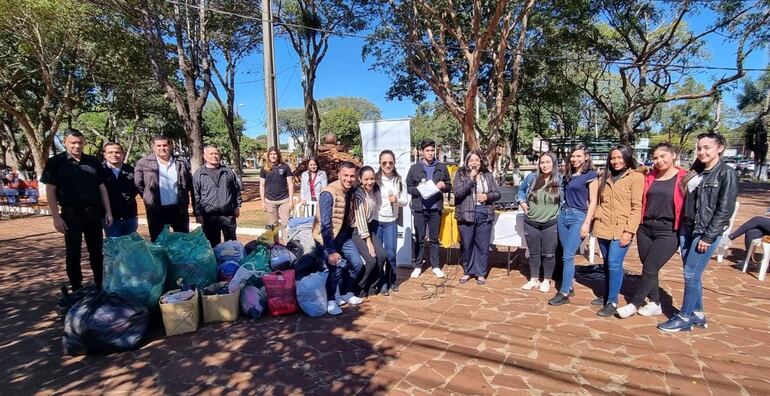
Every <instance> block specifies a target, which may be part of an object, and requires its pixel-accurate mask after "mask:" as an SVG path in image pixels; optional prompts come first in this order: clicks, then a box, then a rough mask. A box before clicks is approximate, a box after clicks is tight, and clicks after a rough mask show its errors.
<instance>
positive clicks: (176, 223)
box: [147, 205, 190, 242]
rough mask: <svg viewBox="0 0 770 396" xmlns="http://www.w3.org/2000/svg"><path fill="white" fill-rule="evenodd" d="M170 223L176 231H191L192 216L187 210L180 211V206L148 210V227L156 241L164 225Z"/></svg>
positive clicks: (151, 236)
mask: <svg viewBox="0 0 770 396" xmlns="http://www.w3.org/2000/svg"><path fill="white" fill-rule="evenodd" d="M166 224H168V225H170V226H171V228H172V229H173V230H174V232H190V218H189V217H188V216H187V213H186V212H180V211H179V206H177V205H169V206H161V208H160V210H158V211H153V212H152V213H150V212H147V228H149V229H150V239H152V241H153V242H155V239H156V238H158V235H160V232H161V231H163V226H165V225H166Z"/></svg>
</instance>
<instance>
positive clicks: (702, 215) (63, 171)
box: [41, 130, 764, 331]
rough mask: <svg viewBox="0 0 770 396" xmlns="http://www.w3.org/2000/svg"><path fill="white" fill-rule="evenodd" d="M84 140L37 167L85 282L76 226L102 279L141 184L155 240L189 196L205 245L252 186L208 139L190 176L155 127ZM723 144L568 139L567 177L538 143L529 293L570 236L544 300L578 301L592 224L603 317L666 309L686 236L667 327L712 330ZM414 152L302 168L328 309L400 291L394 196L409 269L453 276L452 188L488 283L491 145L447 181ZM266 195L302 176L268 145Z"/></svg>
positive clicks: (179, 220)
mask: <svg viewBox="0 0 770 396" xmlns="http://www.w3.org/2000/svg"><path fill="white" fill-rule="evenodd" d="M83 145H84V140H83V135H82V134H80V132H78V131H75V130H70V131H68V132H67V133H66V135H65V138H64V146H65V148H66V151H65V152H63V153H61V154H59V155H57V156H54V157H52V158H51V159H50V160H49V161H48V163H47V164H46V167H45V171H44V172H43V175H42V178H41V181H42V182H43V183H45V184H46V190H47V193H48V197H49V201H48V202H49V205H50V207H51V213H52V214H53V222H54V226H55V228H56V229H57V230H58V231H60V232H62V233H64V234H65V242H66V251H67V259H66V262H67V274H68V276H69V280H70V283H71V285H72V287H73V289H78V288H80V287H81V283H82V274H81V272H80V243H81V238H82V237H83V236H84V237H85V240H86V245H87V247H88V252H89V256H90V262H91V267H92V270H93V272H94V278H95V280H96V283H97V285H100V284H101V274H102V268H101V266H102V253H101V249H102V229H103V228H104V230H105V233H106V235H107V236H120V235H126V234H128V233H131V232H135V231H136V229H137V208H136V195H137V194H139V195H141V197H142V199H143V200H144V203H145V208H146V212H147V223H148V227H149V230H150V237H151V239H152V240H155V238H157V236H158V235H159V234H160V232H161V231H162V229H163V227H164V226H166V225H169V226H170V227H171V228H173V229H174V231H181V232H187V231H189V217H188V206H189V204H190V202H192V206H193V210H194V214H195V217H196V219H197V221H198V222H199V223H200V224H201V225H202V227H203V230H204V232H205V234H206V236H207V238H208V239H209V241H210V242H211V244H212V246H214V245H216V244H218V243H219V242H220V241H221V236H224V239H225V240H231V239H235V229H236V219H237V217H238V216H239V215H240V206H241V190H242V189H243V188H242V185H241V182H240V179H239V178H238V177H237V176H236V175H235V173H234V172H233V171H232V170H231V169H230V168H228V167H227V166H225V165H224V164H222V163H221V156H220V153H219V151H218V150H217V148H216V147H213V146H206V147H205V148H204V160H205V165H204V166H201V167H200V168H199V169H198V170H197V171H196V172H195V173H194V174H191V171H190V165H189V163H188V162H187V161H186V160H183V159H180V158H175V157H174V156H173V155H172V147H171V141H170V140H169V139H168V138H165V137H156V138H153V140H152V150H153V152H152V153H150V154H149V155H147V156H145V157H144V158H142V159H141V160H139V162H138V163H137V164H136V167H135V168H133V167H131V166H130V165H128V164H126V163H125V162H124V151H123V147H122V146H121V145H120V144H117V143H108V144H106V145H105V146H104V148H103V155H104V162H103V163H100V162H99V161H98V160H97V159H96V158H95V157H92V156H89V155H86V154H84V153H83ZM724 148H725V141H724V138H723V137H722V136H721V135H719V134H716V133H708V134H703V135H700V136H698V139H697V160H696V161H695V163H694V164H693V165H692V167H691V169H690V170H689V171H686V170H684V169H682V168H679V167H677V166H676V165H675V163H676V151H675V150H674V149H673V147H672V146H671V145H670V144H668V143H660V144H658V145H656V146H655V147H654V148H653V151H652V159H653V162H654V165H653V168H652V169H651V170H649V171H646V170H645V169H644V168H640V167H639V166H638V164H637V162H636V159H635V156H634V154H633V151H632V149H631V148H629V147H627V146H623V145H619V146H616V147H615V148H613V149H612V150H611V151H610V153H609V155H608V158H607V163H606V166H605V168H604V171H603V172H601V173H597V172H596V171H595V170H594V169H593V166H592V162H591V155H590V153H589V151H588V148H587V147H586V146H585V145H578V146H576V147H574V148H573V149H572V150H571V152H570V154H569V162H568V164H566V166H565V170H564V172H563V173H564V174H561V172H560V171H559V169H560V167H559V164H558V160H557V157H556V156H555V155H554V154H552V153H544V154H542V155H541V156H540V158H539V161H538V165H537V169H536V171H535V172H533V173H531V174H529V175H528V176H527V177H526V178H525V179H524V180H523V181H522V183H521V186H520V187H519V192H518V196H517V201H518V204H519V208H520V210H521V211H522V212H523V213H524V234H525V238H526V241H527V247H528V249H529V279H528V281H527V282H526V284H524V285H523V286H522V289H525V290H532V289H537V290H539V291H540V292H543V293H547V292H549V291H550V290H551V288H552V287H555V286H556V285H555V283H554V280H553V274H554V269H555V267H556V258H557V248H558V247H559V246H561V250H562V252H563V253H562V264H563V276H562V281H561V285H560V287H559V288H558V290H557V291H556V294H555V295H554V297H553V298H551V299H550V300H549V304H550V305H563V304H567V303H569V302H570V296H572V295H574V291H573V288H572V284H573V280H574V277H575V261H574V256H575V254H576V251H577V249H578V248H579V246H580V244H581V242H582V241H583V240H584V239H585V238H586V237H587V236H589V234H592V235H593V236H595V237H596V238H597V241H598V244H599V247H600V249H601V252H602V256H603V258H604V273H605V279H604V283H605V290H604V293H603V296H602V297H599V298H597V299H595V300H594V301H593V302H592V304H595V305H600V306H601V308H600V309H599V310H598V312H597V315H599V316H604V317H609V316H613V315H615V314H617V315H618V316H620V317H621V318H627V317H630V316H632V315H634V314H636V313H639V314H640V315H647V316H651V315H658V314H661V313H662V310H661V306H660V296H659V281H658V274H659V272H660V270H661V268H662V267H663V265H665V264H666V263H667V262H668V261H669V259H670V258H671V257H672V256H673V254H674V252H675V251H676V250H677V249H678V248H679V249H681V257H682V260H683V263H684V271H683V272H684V280H685V290H684V298H683V303H682V307H681V309H680V311H679V313H678V314H677V315H675V316H673V317H672V318H671V319H670V320H668V321H666V322H663V323H661V324H659V325H658V328H660V329H661V330H664V331H687V330H691V328H692V327H693V326H696V327H706V326H707V320H706V317H705V315H704V310H703V303H702V285H701V276H702V274H703V271H704V269H705V268H706V266H707V264H708V262H709V259H710V257H711V255H712V254H713V252H714V250H715V249H716V247H717V245H718V244H719V242H720V238H721V236H722V234H723V232H724V230H725V229H726V228H727V226H728V224H729V219H730V217H731V215H732V212H733V211H734V209H735V202H736V197H737V192H738V180H737V175H736V174H735V172H734V171H733V170H732V169H731V168H729V167H728V166H727V165H726V164H725V163H724V162H722V161H721V154H722V152H723V151H724ZM419 152H420V159H419V160H418V161H417V163H415V164H413V165H412V166H411V168H410V169H409V171H408V173H407V175H406V176H405V177H403V178H402V177H401V175H399V173H398V172H397V170H396V156H395V154H394V153H393V152H392V151H390V150H384V151H382V152H381V153H380V155H379V169H377V170H375V169H374V168H373V167H371V166H363V167H360V168H359V167H357V166H356V165H355V164H353V163H351V162H342V163H340V164H339V171H338V175H336V176H337V180H336V181H334V182H333V183H328V178H327V175H326V173H324V171H323V170H321V169H319V166H318V162H317V161H316V160H315V159H311V160H309V161H308V170H307V171H305V172H304V173H302V175H301V177H300V204H301V205H308V204H311V203H312V205H315V206H316V208H317V210H316V213H315V221H314V224H313V231H312V233H313V237H314V239H315V240H316V242H317V245H318V249H317V253H318V254H320V255H322V257H323V260H324V262H325V263H326V265H327V267H328V269H329V276H328V280H327V284H326V288H327V294H328V302H327V311H328V312H329V313H330V314H335V315H336V314H340V313H341V309H340V306H341V305H344V304H350V305H357V304H361V303H362V302H363V301H364V299H363V298H364V297H365V296H366V295H368V294H370V293H380V294H385V295H388V294H390V293H392V292H397V291H398V284H397V282H396V265H395V264H396V240H397V219H398V217H399V212H400V210H401V209H400V208H402V207H405V206H406V205H407V204H408V205H410V208H411V210H412V213H413V219H414V235H415V241H414V247H415V259H414V260H413V270H412V273H411V277H412V278H417V277H419V276H420V275H421V274H422V270H423V263H424V262H427V264H428V265H430V267H431V271H432V272H433V274H434V276H436V277H437V278H443V277H445V274H444V272H443V271H442V269H441V265H440V260H439V242H438V235H439V229H440V227H441V219H442V216H441V215H442V211H443V205H444V193H449V192H453V194H454V202H455V211H454V216H455V218H456V219H457V222H458V225H459V230H460V234H461V249H462V263H463V270H464V274H463V276H462V277H461V278H460V279H459V283H460V284H465V283H467V282H469V281H470V280H471V278H475V279H476V282H477V284H479V285H483V284H485V283H486V282H487V279H486V276H487V274H488V272H489V259H488V258H489V255H488V252H489V246H490V242H491V237H492V228H493V223H494V219H495V213H494V206H493V204H494V202H496V201H497V200H499V199H500V197H501V195H500V191H499V189H498V186H497V182H496V181H495V179H494V177H493V176H492V174H491V172H490V171H489V169H488V168H487V166H486V163H485V162H486V161H485V156H484V155H483V153H482V152H480V151H476V150H474V151H471V152H469V153H468V155H467V156H466V158H465V162H464V166H463V167H462V168H460V169H459V170H458V171H457V172H456V174H455V175H454V180H450V174H449V171H448V169H447V167H446V165H445V164H443V163H442V162H440V161H438V160H437V159H436V143H435V142H434V141H433V140H430V139H427V140H424V141H423V142H421V143H420V145H419ZM259 193H260V197H261V198H262V205H263V206H262V208H263V210H264V211H265V212H267V214H268V223H269V225H275V224H278V223H281V224H284V225H286V224H288V219H289V217H290V213H291V211H292V209H293V207H294V200H293V195H294V182H293V175H292V171H291V169H290V168H289V166H288V165H287V164H285V163H284V162H283V161H282V160H281V153H280V151H279V150H277V149H275V148H271V149H270V150H269V151H268V154H267V161H266V163H265V166H264V167H263V169H262V171H261V172H260V187H259ZM59 207H60V208H61V210H59ZM757 223H759V221H757ZM763 225H764V223H762V224H759V225H758V227H760V226H763ZM511 226H513V225H511ZM739 231H740V230H739ZM741 232H742V231H741ZM738 235H740V234H735V235H731V236H730V238H731V239H734V238H735V237H737V236H738ZM634 238H636V240H637V247H638V249H639V257H640V258H641V261H642V266H643V268H642V276H641V281H640V282H639V284H638V285H637V288H636V290H635V292H634V295H633V297H632V298H631V300H630V303H629V304H627V305H624V306H619V294H620V289H621V286H622V283H623V263H624V258H625V256H626V253H627V252H628V250H629V247H630V246H631V242H632V240H633V239H634ZM426 248H427V250H428V256H427V259H426V256H425V249H426ZM541 273H542V276H541Z"/></svg>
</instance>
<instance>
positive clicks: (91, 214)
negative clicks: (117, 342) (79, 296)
mask: <svg viewBox="0 0 770 396" xmlns="http://www.w3.org/2000/svg"><path fill="white" fill-rule="evenodd" d="M84 146H85V139H84V138H83V134H82V133H80V131H78V130H76V129H70V130H68V131H67V132H66V133H65V135H64V148H65V149H66V151H64V152H63V153H60V154H57V155H54V156H53V157H51V158H49V159H48V161H47V162H46V163H45V169H44V170H43V175H42V176H41V177H40V182H41V183H44V184H45V185H46V186H45V191H46V194H47V198H48V208H49V209H50V210H51V217H52V219H53V226H54V228H55V229H56V231H58V232H60V233H62V234H64V246H65V247H66V255H67V257H66V264H67V277H68V278H69V281H70V285H71V286H72V290H73V291H76V290H78V289H80V288H81V287H83V273H82V271H81V270H80V252H81V249H82V246H81V245H82V242H83V239H85V242H86V248H87V249H88V261H90V262H91V270H92V271H93V273H94V283H96V286H97V287H99V288H101V287H102V274H103V272H104V267H103V257H102V226H104V225H107V227H109V226H110V224H112V210H111V208H110V198H109V196H108V194H107V189H106V188H105V187H104V173H103V172H102V164H101V163H99V160H98V159H96V157H92V156H90V155H87V154H84V153H83V147H84Z"/></svg>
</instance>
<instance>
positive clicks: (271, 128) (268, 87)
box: [262, 0, 280, 148]
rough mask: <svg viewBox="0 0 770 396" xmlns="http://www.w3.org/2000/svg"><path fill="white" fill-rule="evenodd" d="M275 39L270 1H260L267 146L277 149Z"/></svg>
mask: <svg viewBox="0 0 770 396" xmlns="http://www.w3.org/2000/svg"><path fill="white" fill-rule="evenodd" d="M274 44H275V39H274V37H273V12H272V5H271V1H270V0H262V48H263V50H264V52H263V55H262V57H263V59H264V65H265V67H264V70H265V107H266V113H267V146H268V147H275V148H279V146H280V145H279V141H278V122H277V119H278V106H277V104H276V97H275V52H274V51H273V50H274Z"/></svg>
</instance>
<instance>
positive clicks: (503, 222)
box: [492, 210, 527, 248]
mask: <svg viewBox="0 0 770 396" xmlns="http://www.w3.org/2000/svg"><path fill="white" fill-rule="evenodd" d="M492 244H493V245H497V246H505V247H509V248H511V247H515V248H526V247H527V241H526V239H525V238H524V213H523V212H522V211H520V210H516V211H512V212H502V213H497V214H496V215H495V224H494V229H493V230H492Z"/></svg>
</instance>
